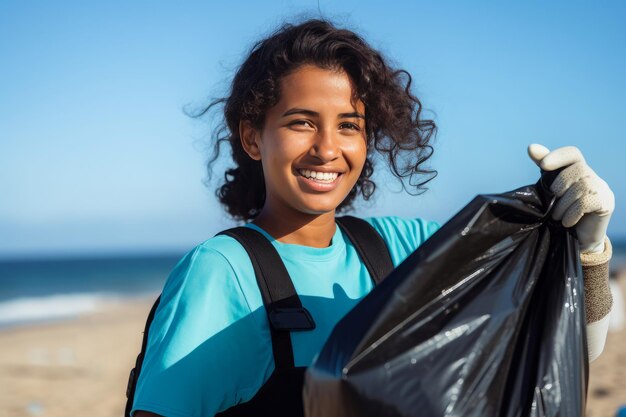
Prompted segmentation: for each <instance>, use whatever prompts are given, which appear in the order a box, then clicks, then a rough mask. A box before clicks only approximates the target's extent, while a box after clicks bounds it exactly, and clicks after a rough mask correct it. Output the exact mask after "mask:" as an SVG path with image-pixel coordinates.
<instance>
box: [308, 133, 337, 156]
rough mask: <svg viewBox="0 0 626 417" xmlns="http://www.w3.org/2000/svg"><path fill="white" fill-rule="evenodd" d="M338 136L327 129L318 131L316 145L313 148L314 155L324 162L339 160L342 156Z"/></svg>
mask: <svg viewBox="0 0 626 417" xmlns="http://www.w3.org/2000/svg"><path fill="white" fill-rule="evenodd" d="M336 135H337V132H333V131H329V130H326V129H324V130H320V131H318V133H317V134H316V135H315V136H316V137H315V143H314V144H313V146H312V148H311V153H312V155H313V156H315V157H317V158H319V159H320V160H321V161H323V162H330V161H332V160H334V159H337V158H338V157H339V156H340V155H341V148H340V147H339V141H338V138H337V137H336Z"/></svg>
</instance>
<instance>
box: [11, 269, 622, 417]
mask: <svg viewBox="0 0 626 417" xmlns="http://www.w3.org/2000/svg"><path fill="white" fill-rule="evenodd" d="M620 286H621V290H622V292H623V294H624V296H626V277H624V276H622V277H621V279H620ZM153 302H154V298H146V297H142V298H136V299H132V300H128V299H127V300H119V301H115V302H108V303H106V304H103V305H101V306H99V308H98V309H97V310H96V311H94V312H90V313H88V314H83V315H81V316H79V317H76V318H74V319H66V320H62V321H61V320H59V321H55V322H47V323H38V324H30V325H25V326H21V327H11V328H5V329H2V330H0V386H2V387H3V389H2V390H0V415H1V416H6V417H30V416H46V417H67V416H70V415H75V414H85V413H87V414H89V415H90V416H93V417H114V416H117V417H119V416H121V415H123V410H124V407H125V402H126V397H125V391H126V384H127V380H128V373H129V371H130V369H131V368H132V367H133V365H134V361H135V358H136V355H137V354H138V353H139V350H140V348H141V339H142V335H143V329H144V324H145V320H146V317H147V316H148V312H149V311H150V308H151V306H152V303H153ZM623 346H626V330H624V329H622V330H621V331H620V332H614V333H609V335H608V338H607V344H606V347H605V351H604V353H603V354H602V355H601V356H600V358H598V359H597V360H596V361H595V362H593V363H591V365H590V379H589V390H588V397H587V414H586V416H587V417H613V416H614V415H615V410H617V408H618V407H619V406H620V405H623V404H626V352H624V351H623ZM4 387H6V388H4Z"/></svg>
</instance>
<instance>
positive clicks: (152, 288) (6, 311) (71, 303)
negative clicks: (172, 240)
mask: <svg viewBox="0 0 626 417" xmlns="http://www.w3.org/2000/svg"><path fill="white" fill-rule="evenodd" d="M181 257H182V254H172V255H165V256H142V257H124V258H119V257H117V258H113V257H110V258H93V259H86V258H81V259H52V260H50V259H48V260H19V261H0V329H6V328H8V327H14V326H19V325H26V324H29V323H40V322H42V321H51V320H59V319H66V318H71V317H74V316H77V315H79V314H83V313H87V312H90V311H94V310H96V309H97V308H99V306H101V305H103V303H107V302H111V301H113V302H115V301H123V300H128V299H133V298H147V297H154V298H156V296H157V295H158V294H159V292H160V291H161V289H162V287H163V284H164V283H165V280H166V279H167V277H168V275H169V273H170V272H171V270H172V269H173V268H174V266H175V265H176V263H177V262H178V261H179V259H180V258H181Z"/></svg>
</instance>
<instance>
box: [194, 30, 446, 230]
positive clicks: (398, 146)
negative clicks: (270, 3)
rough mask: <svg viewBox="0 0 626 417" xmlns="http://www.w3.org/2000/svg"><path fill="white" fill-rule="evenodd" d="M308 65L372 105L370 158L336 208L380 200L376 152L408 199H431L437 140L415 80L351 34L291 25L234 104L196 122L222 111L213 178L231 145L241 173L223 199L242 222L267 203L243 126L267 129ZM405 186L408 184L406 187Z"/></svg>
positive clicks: (257, 51) (228, 182)
mask: <svg viewBox="0 0 626 417" xmlns="http://www.w3.org/2000/svg"><path fill="white" fill-rule="evenodd" d="M305 64H312V65H315V66H318V67H320V68H324V69H333V70H335V69H341V70H343V71H345V72H346V74H347V75H348V77H349V78H350V79H351V81H352V83H353V85H354V89H355V91H354V95H355V97H354V98H355V99H360V100H361V101H362V102H363V103H364V104H365V113H366V120H367V122H366V134H367V149H368V156H367V159H366V162H365V166H364V168H363V170H362V172H361V176H360V177H359V179H358V181H357V183H356V185H355V186H354V187H353V189H352V190H351V191H350V193H349V194H348V196H347V197H346V198H345V199H344V201H343V202H342V203H341V204H340V205H339V207H338V208H337V209H338V211H341V210H342V209H346V208H349V207H350V206H351V204H352V203H353V200H354V199H355V197H356V196H357V195H358V194H361V195H362V196H363V198H364V199H365V200H367V199H369V198H370V197H371V195H372V194H373V193H374V190H375V188H376V184H374V182H373V181H372V180H371V179H370V178H371V176H372V174H373V172H374V164H373V159H372V158H373V155H372V152H370V151H369V150H371V149H375V150H376V151H378V153H379V154H380V155H382V156H383V157H384V158H385V159H386V161H387V163H388V164H389V167H390V169H391V172H392V173H393V174H394V175H395V176H396V177H398V178H399V179H400V180H401V182H402V185H403V188H405V189H406V190H407V191H409V192H412V190H411V189H409V187H407V186H406V184H405V182H408V184H409V186H410V188H413V189H414V190H415V194H419V193H421V192H423V191H425V187H424V185H425V184H426V183H427V182H428V181H430V180H431V179H433V178H434V177H435V176H436V175H437V172H436V171H435V170H431V169H425V168H423V167H422V165H423V164H424V162H425V161H426V160H427V159H428V158H430V156H431V155H432V153H433V148H432V146H431V145H430V144H429V143H430V141H431V139H432V138H433V136H434V135H435V132H436V129H437V128H436V126H435V123H434V122H433V121H432V120H425V119H423V118H421V112H422V104H421V103H420V101H419V100H418V99H417V97H415V96H414V95H413V94H412V93H411V75H410V74H409V73H408V72H407V71H405V70H402V69H394V68H392V67H390V66H389V65H388V64H387V62H385V59H384V58H383V57H382V55H381V54H380V53H379V52H378V51H376V50H374V49H373V48H372V47H370V46H369V45H368V44H367V43H366V42H365V41H364V40H363V39H362V38H361V37H360V36H358V35H357V34H355V33H354V32H352V31H349V30H345V29H338V28H337V27H335V26H334V25H333V24H332V23H330V22H328V21H325V20H318V19H314V20H307V21H305V22H303V23H300V24H297V25H294V24H285V25H283V26H282V27H280V28H279V29H278V30H277V31H275V32H274V33H272V34H271V35H270V36H269V37H267V38H266V39H263V40H261V41H259V42H257V43H256V44H255V45H254V46H253V47H252V49H251V51H250V53H249V55H248V57H247V58H246V60H245V61H244V62H243V64H242V65H241V66H240V67H239V69H238V71H237V73H236V75H235V77H234V79H233V81H232V84H231V88H230V94H229V95H228V97H225V98H221V99H217V100H215V101H213V102H212V103H210V104H209V105H208V106H207V107H206V108H204V109H203V110H202V111H201V112H199V113H198V114H197V115H196V116H198V117H199V116H202V115H204V114H206V113H207V112H208V111H209V110H210V109H211V108H212V107H213V106H215V105H223V110H224V123H223V124H222V125H221V127H220V128H218V130H217V132H216V136H217V141H216V142H215V145H214V153H213V156H212V157H211V158H210V160H209V162H208V173H209V178H210V176H211V172H212V165H213V163H214V162H215V161H216V160H217V158H218V156H219V153H220V147H221V144H223V143H229V144H230V148H231V154H232V158H233V161H234V162H235V165H236V166H235V167H234V168H230V169H228V170H226V172H225V175H224V183H223V184H222V185H221V186H220V187H219V188H218V189H217V196H218V197H219V199H220V201H221V203H222V204H223V205H224V206H225V207H226V210H227V211H228V213H230V215H232V216H233V217H234V218H236V219H242V220H249V219H253V218H255V217H256V216H257V215H258V214H259V212H260V211H261V209H262V207H263V204H264V202H265V181H264V179H263V170H262V165H261V162H260V161H255V160H253V159H252V158H250V157H249V156H248V154H246V152H245V151H244V149H243V147H242V145H241V140H240V137H239V123H240V121H242V120H245V121H249V122H250V123H251V124H252V126H253V127H254V128H256V129H262V128H263V123H264V119H265V113H266V112H267V110H268V109H269V108H271V107H272V106H274V105H275V104H276V103H278V101H279V99H280V89H279V86H280V80H281V78H282V77H284V76H286V75H288V74H290V73H292V72H293V71H295V70H296V69H298V68H299V67H301V66H302V65H305ZM404 180H406V181H404Z"/></svg>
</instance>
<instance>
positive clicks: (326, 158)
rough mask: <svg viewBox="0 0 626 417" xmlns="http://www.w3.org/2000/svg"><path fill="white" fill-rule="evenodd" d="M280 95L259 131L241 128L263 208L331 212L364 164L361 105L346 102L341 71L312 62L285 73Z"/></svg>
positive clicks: (284, 212) (348, 87)
mask: <svg viewBox="0 0 626 417" xmlns="http://www.w3.org/2000/svg"><path fill="white" fill-rule="evenodd" d="M280 94H281V97H280V101H279V102H278V103H277V104H276V105H275V106H274V107H272V108H270V109H269V110H268V112H267V114H266V117H265V124H264V127H263V129H262V130H261V131H255V130H253V129H250V128H244V131H242V137H243V138H244V139H243V140H244V146H245V147H246V150H247V151H248V153H249V154H250V156H252V157H253V158H255V159H260V160H261V162H262V165H263V175H264V178H265V187H266V201H265V205H264V207H263V212H265V213H264V214H269V213H268V212H266V210H270V212H271V213H272V214H274V215H280V216H288V215H294V214H295V215H297V214H307V215H316V214H323V213H328V212H334V210H335V209H336V208H337V206H338V205H339V204H340V203H341V202H342V201H343V200H344V198H345V197H346V196H347V195H348V193H349V192H350V190H351V189H352V187H354V185H355V183H356V181H357V180H358V178H359V176H360V175H361V170H362V169H363V165H364V163H365V158H366V152H367V144H366V133H365V105H364V104H363V103H362V102H361V101H357V102H356V103H353V102H352V84H351V82H350V79H349V77H348V75H347V74H346V73H345V72H343V71H335V70H326V69H322V68H319V67H316V66H312V65H304V66H302V67H300V68H299V69H298V70H296V71H294V72H292V73H290V74H289V75H287V76H285V77H284V78H283V79H282V80H281V83H280ZM246 132H247V133H246ZM246 142H247V143H248V144H251V145H250V146H247V145H246Z"/></svg>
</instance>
